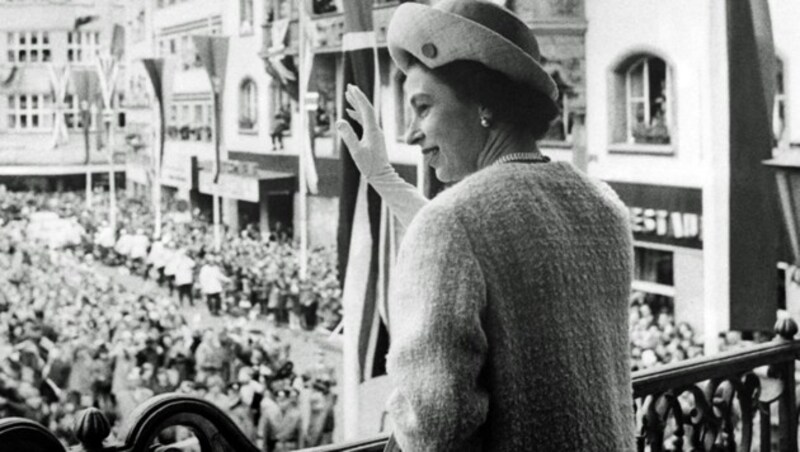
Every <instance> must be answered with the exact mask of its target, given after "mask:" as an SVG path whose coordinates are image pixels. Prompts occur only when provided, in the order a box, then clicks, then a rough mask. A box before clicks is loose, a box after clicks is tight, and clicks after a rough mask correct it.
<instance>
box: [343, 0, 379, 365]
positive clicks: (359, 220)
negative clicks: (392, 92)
mask: <svg viewBox="0 0 800 452" xmlns="http://www.w3.org/2000/svg"><path fill="white" fill-rule="evenodd" d="M344 16H345V35H344V36H343V39H342V50H343V51H344V64H343V69H344V71H345V73H344V77H343V79H344V83H345V86H346V85H348V84H354V85H356V86H358V87H359V88H360V89H361V90H362V91H363V92H364V93H365V94H366V95H367V97H368V98H370V100H372V97H373V93H374V91H375V89H374V87H375V83H376V82H378V76H377V74H376V73H375V61H374V58H375V52H374V51H373V46H374V43H375V39H374V34H373V31H372V1H370V0H354V1H351V2H348V3H347V5H346V6H345V8H344ZM340 102H342V103H343V104H345V105H346V102H347V101H346V100H344V98H342V99H341V100H340ZM346 119H348V120H349V121H350V122H351V124H352V126H353V129H354V130H355V131H356V133H357V134H358V135H360V134H361V132H362V130H361V127H360V126H359V125H358V124H357V123H356V122H354V121H352V120H350V118H346ZM343 147H344V145H343ZM340 159H341V162H342V167H341V168H342V187H341V193H340V195H339V227H338V237H337V243H338V253H339V256H338V257H339V271H340V274H341V277H342V280H343V282H344V294H343V305H344V306H343V307H344V309H345V314H344V317H345V322H346V323H345V331H344V333H345V335H346V336H350V335H356V336H357V337H358V344H357V357H358V369H359V379H360V381H364V380H365V379H367V378H371V377H372V375H367V374H365V371H366V370H367V369H368V368H369V367H371V365H370V363H368V361H369V360H370V358H371V357H368V356H367V351H368V349H369V343H370V339H371V338H370V333H371V331H372V330H373V324H374V319H375V316H376V314H377V310H376V296H377V288H378V287H377V282H378V267H379V266H378V263H379V247H378V245H379V243H380V214H381V200H380V197H379V196H378V194H377V193H376V192H375V190H373V189H372V188H371V187H369V186H368V185H367V184H366V183H365V182H364V181H363V180H362V178H361V173H360V172H359V171H358V168H357V167H356V165H355V162H353V159H352V157H351V156H350V153H349V152H348V151H347V150H343V151H342V152H341V154H340ZM351 337H352V336H351Z"/></svg>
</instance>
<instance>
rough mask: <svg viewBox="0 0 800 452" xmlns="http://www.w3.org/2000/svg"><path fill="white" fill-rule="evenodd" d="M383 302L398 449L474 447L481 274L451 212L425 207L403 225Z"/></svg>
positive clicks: (481, 360) (481, 347) (480, 394)
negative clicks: (386, 307) (386, 306)
mask: <svg viewBox="0 0 800 452" xmlns="http://www.w3.org/2000/svg"><path fill="white" fill-rule="evenodd" d="M393 284H394V285H393V288H392V297H391V298H390V306H389V313H390V315H389V320H390V328H391V340H392V344H391V348H390V351H389V355H388V357H387V366H388V368H387V370H388V373H389V376H390V378H391V379H392V383H393V385H394V388H395V389H394V390H393V392H392V394H391V395H390V397H389V400H388V402H387V409H388V412H389V414H390V415H391V417H392V421H393V424H394V428H395V431H394V433H395V436H396V438H397V442H398V444H399V445H400V447H401V448H402V450H404V451H409V452H410V451H449V450H453V451H466V450H471V449H473V448H474V449H479V448H480V446H481V445H480V442H479V440H478V439H477V437H476V433H477V430H478V429H479V427H480V426H481V425H482V424H483V423H484V422H485V421H486V416H487V411H488V407H489V397H488V393H487V391H486V388H485V387H483V386H482V384H481V381H480V375H481V371H482V369H483V367H484V364H485V361H486V355H487V349H488V345H487V339H486V335H485V334H484V331H483V327H482V321H481V317H482V312H483V310H484V306H485V305H486V285H485V282H484V278H483V273H482V271H481V268H480V266H479V264H478V261H477V259H476V257H475V255H474V253H473V251H472V247H471V245H470V242H469V238H468V236H467V234H466V232H465V230H464V228H463V227H462V224H461V223H460V221H459V220H458V218H457V217H456V216H455V214H454V213H453V212H450V211H448V210H447V209H443V208H441V207H438V206H434V205H429V206H428V207H427V208H425V209H423V210H422V211H421V212H420V213H419V216H418V218H417V219H415V221H414V223H413V224H412V225H411V228H409V230H408V232H407V234H406V237H405V239H404V242H403V245H402V248H401V251H400V255H399V257H398V263H397V272H396V273H395V278H394V281H393Z"/></svg>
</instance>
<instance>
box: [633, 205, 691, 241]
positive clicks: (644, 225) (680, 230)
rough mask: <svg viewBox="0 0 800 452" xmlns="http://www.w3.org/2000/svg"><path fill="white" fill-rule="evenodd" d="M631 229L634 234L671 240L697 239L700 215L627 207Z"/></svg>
mask: <svg viewBox="0 0 800 452" xmlns="http://www.w3.org/2000/svg"><path fill="white" fill-rule="evenodd" d="M628 209H629V210H630V215H631V228H632V229H633V232H634V233H635V234H655V235H657V236H659V237H669V238H672V239H698V240H702V236H701V235H700V215H698V214H696V213H688V212H670V211H669V210H665V209H647V208H642V207H631V206H629V207H628Z"/></svg>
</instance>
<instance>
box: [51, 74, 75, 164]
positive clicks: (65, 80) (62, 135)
mask: <svg viewBox="0 0 800 452" xmlns="http://www.w3.org/2000/svg"><path fill="white" fill-rule="evenodd" d="M47 69H48V75H49V76H50V94H51V96H52V97H53V141H52V143H51V144H50V147H51V148H52V149H56V148H58V147H59V146H60V145H62V144H64V143H66V142H68V141H69V132H68V130H67V120H66V113H67V110H68V109H69V106H68V105H67V104H66V101H67V88H68V86H69V73H70V70H69V66H64V69H63V70H61V71H57V70H56V67H55V65H54V64H52V63H50V64H48V65H47Z"/></svg>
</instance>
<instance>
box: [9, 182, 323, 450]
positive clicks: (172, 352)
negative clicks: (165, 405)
mask: <svg viewBox="0 0 800 452" xmlns="http://www.w3.org/2000/svg"><path fill="white" fill-rule="evenodd" d="M0 198H2V199H0V212H2V214H1V215H2V217H0V337H2V340H0V418H1V417H5V416H23V417H26V418H30V419H34V420H37V421H39V422H41V423H42V424H43V425H45V426H48V427H49V428H50V429H51V430H52V431H53V432H55V433H56V434H57V436H58V437H59V438H60V439H62V441H64V443H65V444H73V443H74V442H75V438H74V435H73V433H72V427H73V422H74V417H75V415H76V413H77V412H78V411H79V410H80V409H82V408H86V407H89V406H94V407H97V408H99V409H101V410H102V411H103V412H105V414H106V416H107V417H108V418H109V419H110V420H111V421H112V423H113V425H115V426H119V425H120V424H121V422H123V421H124V418H125V416H126V415H129V414H130V413H131V412H132V411H133V409H134V408H135V407H136V406H137V405H139V404H141V403H142V402H143V401H145V400H147V399H148V398H150V397H152V396H153V395H157V394H161V393H165V392H171V391H177V392H182V393H186V394H194V395H197V396H199V397H202V398H205V399H207V400H209V401H211V402H213V403H214V404H216V405H217V406H218V407H219V408H221V409H222V410H223V411H224V412H226V413H227V414H228V415H229V416H231V417H232V418H233V419H234V420H235V421H236V423H237V425H238V426H239V427H240V428H241V429H242V430H243V431H244V432H245V434H246V435H248V437H249V438H250V439H251V440H252V441H253V442H255V443H257V444H259V445H260V446H261V447H262V450H291V449H294V448H297V447H304V446H306V447H307V446H313V445H318V444H324V443H327V442H330V440H331V435H332V432H333V414H332V413H333V407H334V404H335V401H336V400H335V399H336V396H335V391H334V390H333V386H334V385H335V384H336V382H335V377H334V375H333V369H332V367H331V366H330V363H328V362H326V360H325V357H324V356H322V355H320V357H319V359H318V361H319V362H318V363H317V364H314V365H311V366H308V368H306V369H303V370H302V371H301V370H299V369H295V368H294V363H293V362H292V361H291V360H290V359H289V357H290V351H291V350H290V344H289V341H288V340H287V335H286V334H284V333H288V331H287V330H286V329H284V328H280V327H279V326H278V325H276V324H278V323H280V322H281V321H282V320H284V319H283V318H282V317H285V316H287V315H288V316H289V317H290V319H291V318H295V325H296V327H298V328H300V327H302V326H307V327H309V326H310V324H309V323H313V322H308V321H304V320H303V318H300V317H301V316H298V315H294V314H292V313H291V312H288V313H287V312H285V311H287V310H288V309H289V307H287V306H283V307H282V306H280V304H279V303H274V302H273V304H270V299H269V298H267V302H266V303H264V302H263V299H264V289H263V288H262V289H259V284H261V285H262V286H263V284H264V283H263V282H259V281H256V280H257V277H258V275H259V270H271V269H273V267H275V268H278V270H271V271H273V272H274V273H276V274H278V275H277V276H274V279H272V280H270V282H271V283H272V286H271V287H270V289H271V290H270V291H269V295H270V296H272V298H273V299H274V298H279V297H280V295H281V293H280V289H276V287H277V286H278V285H279V284H282V285H288V286H289V287H288V288H286V289H285V292H286V293H289V294H290V296H291V295H292V294H293V291H295V293H296V294H298V295H297V297H296V298H297V299H298V301H299V300H300V298H302V297H300V296H299V294H300V293H302V292H303V290H306V291H308V288H306V287H301V286H302V284H300V283H299V282H295V283H294V284H295V285H296V286H298V287H296V288H295V287H291V283H292V280H291V278H293V277H294V278H296V276H295V274H294V273H292V271H293V270H294V265H293V264H292V263H290V262H288V261H289V260H291V257H292V253H293V252H294V251H293V249H292V246H291V244H290V243H287V242H278V241H275V240H273V241H272V242H269V241H267V240H265V241H264V242H267V243H259V244H263V245H265V247H264V248H265V249H263V250H259V249H257V248H261V247H257V246H254V242H255V241H259V240H260V237H256V236H253V235H252V234H243V235H241V236H237V237H236V238H235V239H234V238H233V237H230V239H231V240H229V241H227V242H226V245H228V246H227V247H226V248H225V249H224V250H223V252H221V253H214V252H212V251H210V249H208V248H207V246H205V245H203V244H200V245H198V244H199V243H200V240H201V238H207V237H206V235H207V231H206V230H204V229H201V228H199V227H198V225H197V224H195V223H188V224H186V223H184V224H180V223H177V222H169V221H168V222H167V224H168V226H167V227H166V228H165V231H166V232H165V236H166V235H168V234H171V235H172V237H175V239H174V240H163V243H162V244H163V246H164V249H165V250H172V252H173V253H175V254H179V255H181V256H182V258H184V259H190V260H196V261H197V265H196V267H199V268H198V269H197V271H199V272H203V271H204V270H206V269H208V268H212V267H213V268H216V270H217V272H218V276H220V283H221V284H224V285H225V290H224V291H222V293H220V301H224V303H221V304H220V309H219V310H216V313H221V314H224V315H225V316H226V319H225V321H217V322H216V323H214V322H211V323H210V324H208V325H203V324H201V323H202V322H200V319H199V318H187V315H186V313H187V312H190V311H187V310H186V309H183V308H182V307H181V305H180V303H181V302H184V303H186V302H187V301H188V302H191V297H192V296H193V295H194V290H190V291H189V293H188V294H187V293H186V291H185V290H182V289H181V288H182V287H184V288H185V286H186V283H185V281H186V280H187V279H189V280H190V281H194V280H195V279H196V276H195V274H194V272H192V273H191V275H190V276H189V277H188V278H187V275H180V274H179V273H178V272H179V271H180V262H178V265H177V266H178V270H177V272H176V273H175V274H174V276H173V281H172V286H173V287H174V288H175V291H176V292H181V294H182V295H183V297H182V298H181V300H179V299H178V297H176V296H170V294H169V292H168V286H169V278H168V275H167V273H169V270H171V269H166V268H165V269H163V270H164V272H163V273H164V276H163V277H161V272H160V271H159V268H158V260H157V257H158V256H157V254H158V252H156V255H155V256H152V254H153V252H152V251H153V248H158V246H156V244H157V243H159V242H155V243H153V244H150V243H148V245H147V247H146V248H147V249H146V250H145V252H144V253H142V252H141V251H142V250H140V249H137V248H138V247H141V246H142V244H143V243H144V241H143V240H141V238H137V237H136V236H137V235H142V234H140V232H142V231H144V230H145V228H146V227H147V214H146V212H145V210H146V208H145V207H143V206H141V205H139V204H137V203H136V202H135V201H134V200H121V201H120V206H121V209H120V218H119V221H120V224H124V225H125V227H126V228H128V227H130V228H131V229H132V230H133V231H134V234H132V237H133V239H130V240H129V241H130V243H129V244H128V245H130V247H129V249H128V250H126V249H125V247H126V246H127V245H126V244H125V243H124V242H123V244H122V245H124V246H122V247H121V248H122V250H121V251H122V252H119V251H120V250H118V249H116V248H117V247H118V245H120V244H119V240H116V241H114V243H113V246H112V247H107V246H105V248H106V249H103V248H104V245H105V244H103V245H101V244H100V243H98V242H97V241H96V240H97V239H102V238H103V237H102V235H103V231H102V229H103V227H104V225H103V223H102V219H101V220H99V221H98V219H97V218H96V217H95V216H94V215H93V214H91V213H89V211H87V210H85V209H83V205H84V200H83V199H82V197H81V196H80V195H77V194H70V193H65V194H59V195H48V196H43V195H35V194H32V193H9V192H6V193H4V196H2V197H0ZM98 202H101V201H98ZM41 211H50V212H55V213H56V214H58V216H59V218H61V219H69V220H70V223H69V224H71V225H72V227H70V228H67V230H68V235H69V237H70V239H69V240H66V241H65V242H64V243H63V244H64V245H65V246H64V247H62V248H55V247H52V246H48V245H49V244H48V243H45V242H42V241H39V240H36V239H32V238H31V237H29V236H28V232H30V231H31V230H33V229H35V228H31V220H30V219H31V216H32V215H33V214H34V213H36V212H41ZM76 230H78V231H81V232H82V233H81V234H75V231H76ZM126 234H127V233H126ZM124 236H125V235H123V234H120V239H121V238H122V237H124ZM75 237H80V240H76V239H75ZM145 239H147V237H146V236H145ZM109 248H110V249H109ZM126 251H127V252H126ZM95 255H97V256H99V257H100V258H101V259H103V260H106V261H107V262H109V263H119V264H124V265H126V266H130V268H132V269H134V271H138V272H140V274H141V275H143V276H144V275H152V276H153V277H155V279H157V280H159V279H160V280H161V281H162V284H163V286H164V287H163V288H159V287H158V286H157V285H155V284H152V283H147V284H138V285H133V286H135V287H131V286H132V284H130V283H129V282H128V284H124V283H123V282H122V281H119V280H117V279H116V278H117V277H118V275H120V274H121V273H120V272H119V271H118V270H109V271H108V272H107V273H108V274H104V272H98V271H97V270H98V268H99V267H102V264H100V263H98V262H97V260H96V258H95ZM314 256H315V259H316V260H318V261H324V260H325V258H324V254H322V253H321V252H320V254H314ZM258 259H261V261H260V262H256V261H257V260H258ZM171 260H172V259H167V260H166V261H167V264H168V263H169V262H171ZM165 266H166V265H165ZM194 267H195V266H194V265H184V270H185V269H186V268H189V269H193V268H194ZM312 267H313V269H314V270H313V272H314V273H312V275H313V276H317V275H318V274H319V272H321V271H325V270H324V269H323V267H324V266H323V265H322V263H321V262H320V263H317V264H314V265H312ZM148 268H149V271H145V269H148ZM252 269H258V270H256V271H253V270H252ZM248 271H251V272H252V273H248ZM328 271H330V270H328ZM123 273H127V272H123ZM264 273H267V272H266V271H264ZM226 275H228V276H226ZM182 277H183V278H186V279H180V278H182ZM281 277H284V278H285V279H279V278H281ZM329 277H330V276H329ZM128 278H130V277H128ZM333 278H335V274H334V275H333ZM287 280H288V281H289V282H288V283H287ZM228 281H229V282H228ZM254 281H256V282H254ZM191 284H192V285H193V283H191ZM201 285H202V284H201ZM192 289H193V287H192ZM259 290H260V292H259ZM203 291H205V289H201V292H203ZM254 292H255V295H253V293H254ZM273 294H274V295H273ZM176 295H177V294H176ZM205 295H208V293H206V294H205ZM329 296H330V297H331V298H333V297H335V296H336V294H335V293H333V294H331V295H329ZM307 297H308V296H307ZM251 300H255V301H256V303H253V302H252V301H251ZM315 301H317V302H318V301H319V300H318V299H315ZM307 303H308V302H307ZM222 306H225V308H224V310H225V311H226V312H222ZM291 307H292V308H293V307H294V306H291ZM262 309H263V311H262ZM281 309H283V312H282V311H281ZM212 312H214V311H212ZM292 312H294V311H292ZM261 313H264V314H266V315H264V316H260V315H259V314H261ZM292 316H293V317H292ZM190 437H191V433H190V432H189V431H188V430H186V429H181V428H177V429H170V430H169V431H165V432H163V434H162V438H161V441H162V442H164V443H174V442H180V441H181V440H185V439H186V438H190ZM190 442H191V441H190Z"/></svg>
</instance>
